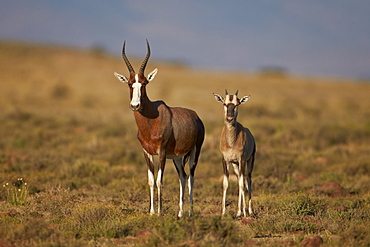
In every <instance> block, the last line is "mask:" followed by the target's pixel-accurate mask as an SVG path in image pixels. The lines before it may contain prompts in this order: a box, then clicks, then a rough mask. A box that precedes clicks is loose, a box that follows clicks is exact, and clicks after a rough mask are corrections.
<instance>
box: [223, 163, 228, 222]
mask: <svg viewBox="0 0 370 247" xmlns="http://www.w3.org/2000/svg"><path fill="white" fill-rule="evenodd" d="M222 165H223V168H224V182H223V194H222V215H224V214H225V212H226V192H227V188H228V187H229V164H228V163H227V162H226V160H225V158H224V157H222Z"/></svg>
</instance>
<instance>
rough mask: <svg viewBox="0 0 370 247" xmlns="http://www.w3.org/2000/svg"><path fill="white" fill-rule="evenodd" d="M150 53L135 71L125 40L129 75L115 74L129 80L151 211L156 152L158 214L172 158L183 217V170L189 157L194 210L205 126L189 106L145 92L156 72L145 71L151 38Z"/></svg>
mask: <svg viewBox="0 0 370 247" xmlns="http://www.w3.org/2000/svg"><path fill="white" fill-rule="evenodd" d="M146 43H147V55H146V57H145V58H144V61H143V63H142V65H141V67H140V70H139V73H135V71H134V69H133V68H132V66H131V64H130V62H129V60H128V58H127V56H126V54H125V45H126V41H125V42H124V43H123V48H122V57H123V60H124V61H125V63H126V66H127V68H128V70H129V73H130V77H129V78H127V77H125V76H123V75H120V74H118V73H116V72H115V73H114V75H115V76H116V77H117V78H118V80H119V81H121V82H123V83H126V84H127V85H128V86H129V90H130V100H131V102H130V108H131V110H133V112H134V117H135V121H136V125H137V128H138V135H137V138H138V139H139V141H140V143H141V146H142V148H143V151H144V157H145V160H146V162H147V165H148V184H149V187H150V214H151V215H153V214H154V213H155V211H154V185H155V178H154V163H153V155H158V157H159V158H158V159H159V167H158V174H157V180H156V185H157V189H158V215H160V214H161V211H162V191H161V188H162V179H163V173H164V169H165V164H166V159H172V160H173V163H174V164H175V167H176V170H177V173H178V175H179V180H180V202H179V206H180V210H179V213H178V217H182V216H183V204H184V191H185V184H186V180H187V174H186V172H185V170H184V167H185V164H186V162H187V161H188V160H189V170H190V172H189V173H190V174H189V177H188V187H189V197H190V209H189V214H190V215H191V214H192V210H193V184H194V173H195V168H196V166H197V163H198V158H199V154H200V150H201V147H202V144H203V141H204V125H203V122H202V120H200V118H199V117H198V115H197V114H196V113H195V112H194V111H192V110H189V109H186V108H181V107H169V106H167V105H166V103H165V102H163V101H150V100H149V98H148V95H147V92H146V86H147V85H148V83H149V82H150V81H152V80H153V79H154V77H155V75H156V74H157V71H158V70H157V69H154V70H153V71H152V72H150V73H149V74H148V76H147V77H145V76H144V70H145V67H146V64H147V62H148V60H149V57H150V46H149V42H148V40H147V41H146Z"/></svg>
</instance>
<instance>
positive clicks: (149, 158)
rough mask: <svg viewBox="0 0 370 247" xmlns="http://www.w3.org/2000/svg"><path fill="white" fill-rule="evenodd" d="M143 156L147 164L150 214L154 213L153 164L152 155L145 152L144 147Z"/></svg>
mask: <svg viewBox="0 0 370 247" xmlns="http://www.w3.org/2000/svg"><path fill="white" fill-rule="evenodd" d="M143 151H144V157H145V160H146V163H147V165H148V184H149V190H150V205H149V208H150V209H149V212H150V215H153V214H154V164H153V155H150V154H149V153H147V152H146V151H145V150H144V149H143Z"/></svg>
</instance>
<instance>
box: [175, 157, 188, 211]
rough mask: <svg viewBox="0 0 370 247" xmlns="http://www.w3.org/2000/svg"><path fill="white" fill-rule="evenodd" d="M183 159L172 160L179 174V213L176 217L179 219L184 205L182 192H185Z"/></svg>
mask: <svg viewBox="0 0 370 247" xmlns="http://www.w3.org/2000/svg"><path fill="white" fill-rule="evenodd" d="M183 159H185V158H181V159H176V160H175V159H174V160H173V163H174V164H175V167H176V170H177V173H178V174H179V182H180V201H179V207H180V209H179V213H178V215H177V216H178V217H179V218H181V217H182V216H183V212H184V211H183V205H184V192H185V185H186V173H185V170H184V164H183Z"/></svg>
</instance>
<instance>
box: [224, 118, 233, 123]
mask: <svg viewBox="0 0 370 247" xmlns="http://www.w3.org/2000/svg"><path fill="white" fill-rule="evenodd" d="M233 120H234V118H232V117H227V118H226V121H228V122H229V123H231V122H232V121H233Z"/></svg>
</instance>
